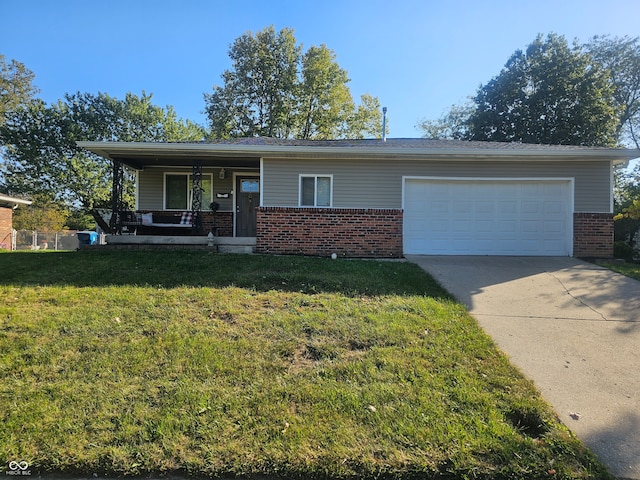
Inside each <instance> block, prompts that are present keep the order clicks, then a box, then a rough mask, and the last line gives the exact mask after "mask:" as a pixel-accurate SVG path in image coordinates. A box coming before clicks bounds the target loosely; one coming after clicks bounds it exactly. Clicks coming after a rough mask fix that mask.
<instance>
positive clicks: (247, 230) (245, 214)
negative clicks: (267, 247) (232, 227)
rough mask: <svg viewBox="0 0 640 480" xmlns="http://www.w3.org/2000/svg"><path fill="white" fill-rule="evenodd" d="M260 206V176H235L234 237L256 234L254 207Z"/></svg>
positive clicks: (253, 235)
mask: <svg viewBox="0 0 640 480" xmlns="http://www.w3.org/2000/svg"><path fill="white" fill-rule="evenodd" d="M258 206H260V177H249V176H242V177H241V176H238V177H236V237H255V236H256V207H258Z"/></svg>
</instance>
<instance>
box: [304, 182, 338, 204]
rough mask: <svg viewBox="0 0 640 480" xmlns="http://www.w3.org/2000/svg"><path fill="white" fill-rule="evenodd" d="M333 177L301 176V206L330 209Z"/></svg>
mask: <svg viewBox="0 0 640 480" xmlns="http://www.w3.org/2000/svg"><path fill="white" fill-rule="evenodd" d="M332 189H333V175H300V206H301V207H330V206H331V204H332V199H333V190H332Z"/></svg>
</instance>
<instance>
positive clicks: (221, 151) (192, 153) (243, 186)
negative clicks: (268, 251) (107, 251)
mask: <svg viewBox="0 0 640 480" xmlns="http://www.w3.org/2000/svg"><path fill="white" fill-rule="evenodd" d="M79 145H80V146H81V147H84V148H86V149H88V150H90V151H92V152H94V153H96V154H98V155H101V156H103V157H105V158H108V159H109V160H110V161H111V163H112V177H113V185H112V194H111V197H112V199H111V209H110V210H109V213H108V215H106V216H103V222H102V223H101V224H100V226H101V227H102V229H103V230H104V231H105V233H106V234H107V235H106V242H107V245H150V246H153V245H183V246H185V247H188V246H196V245H201V246H202V245H204V246H207V245H211V244H212V245H211V246H213V247H215V248H216V250H218V251H227V250H229V251H231V250H233V251H249V250H250V251H253V249H254V248H255V237H256V208H257V207H259V206H260V204H261V171H260V157H258V156H255V157H254V156H247V154H246V151H241V150H238V149H236V148H234V147H235V146H234V145H229V148H218V149H216V150H214V151H212V149H211V148H208V144H205V143H202V144H182V143H128V142H126V143H125V142H108V143H107V142H79ZM128 178H129V179H130V178H132V179H133V180H134V182H135V201H134V202H131V201H129V202H127V201H125V195H124V191H125V186H126V182H127V180H128ZM131 203H133V205H132V204H131ZM211 237H213V242H212V241H211Z"/></svg>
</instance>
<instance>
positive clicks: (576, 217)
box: [573, 213, 613, 258]
mask: <svg viewBox="0 0 640 480" xmlns="http://www.w3.org/2000/svg"><path fill="white" fill-rule="evenodd" d="M573 256H574V257H597V258H610V257H613V214H611V213H574V214H573Z"/></svg>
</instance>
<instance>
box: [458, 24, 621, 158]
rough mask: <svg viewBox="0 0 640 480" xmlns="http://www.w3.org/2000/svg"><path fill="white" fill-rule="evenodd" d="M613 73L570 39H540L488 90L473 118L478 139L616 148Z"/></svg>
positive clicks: (472, 135) (478, 100)
mask: <svg viewBox="0 0 640 480" xmlns="http://www.w3.org/2000/svg"><path fill="white" fill-rule="evenodd" d="M613 93H614V92H613V88H612V86H611V84H610V82H609V77H608V73H607V71H606V70H605V69H603V68H601V67H600V66H599V65H598V64H597V63H595V62H594V61H593V60H592V58H591V56H590V55H589V54H588V53H586V52H584V51H583V49H582V48H580V47H578V46H575V47H573V48H570V47H569V45H568V43H567V41H566V40H565V38H564V37H562V36H558V35H554V34H551V35H548V36H547V38H546V40H543V38H542V37H541V36H538V38H536V40H535V41H534V42H533V43H532V44H530V45H529V46H528V47H527V49H526V51H525V52H522V51H520V50H518V51H516V52H515V53H514V54H513V55H512V56H511V58H510V59H509V61H508V62H507V64H506V65H505V68H504V69H503V70H502V71H501V72H500V74H499V75H498V76H497V77H495V78H493V79H492V80H491V81H489V82H488V83H487V84H486V85H483V86H482V87H480V89H479V90H478V93H477V95H476V96H475V98H474V101H475V104H476V109H475V111H474V112H473V113H472V114H471V116H470V118H469V135H468V138H470V139H472V140H492V141H502V142H524V143H550V144H557V145H590V146H596V145H597V146H612V145H615V143H616V140H617V137H616V127H617V122H618V120H617V112H616V109H615V102H614V100H613Z"/></svg>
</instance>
